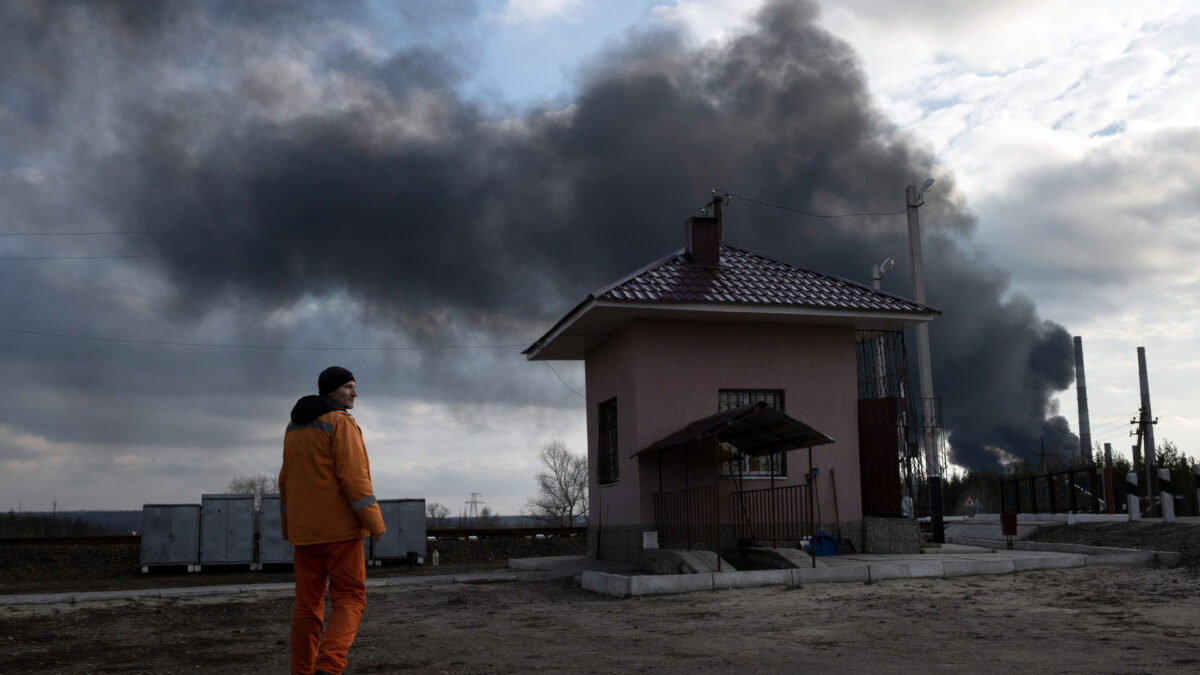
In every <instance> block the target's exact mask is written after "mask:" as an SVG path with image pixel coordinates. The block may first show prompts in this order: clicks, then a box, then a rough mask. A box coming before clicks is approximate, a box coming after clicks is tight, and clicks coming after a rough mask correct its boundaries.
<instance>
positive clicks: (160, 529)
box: [142, 504, 200, 573]
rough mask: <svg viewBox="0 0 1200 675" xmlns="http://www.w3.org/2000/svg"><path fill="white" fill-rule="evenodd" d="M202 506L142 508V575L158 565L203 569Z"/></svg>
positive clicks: (145, 505) (149, 505) (167, 505)
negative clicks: (200, 560)
mask: <svg viewBox="0 0 1200 675" xmlns="http://www.w3.org/2000/svg"><path fill="white" fill-rule="evenodd" d="M199 546H200V505H199V504H144V505H143V506H142V572H143V573H146V572H149V571H150V567H151V566H155V565H187V568H188V571H189V572H194V571H196V570H197V569H199V564H198V563H199V559H200V556H199Z"/></svg>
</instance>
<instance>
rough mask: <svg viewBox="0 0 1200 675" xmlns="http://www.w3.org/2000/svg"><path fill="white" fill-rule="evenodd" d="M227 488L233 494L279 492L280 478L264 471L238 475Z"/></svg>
mask: <svg viewBox="0 0 1200 675" xmlns="http://www.w3.org/2000/svg"><path fill="white" fill-rule="evenodd" d="M225 490H226V492H229V493H231V494H239V495H250V494H252V495H255V496H259V497H261V496H262V495H263V494H270V493H273V492H279V478H277V477H275V476H268V475H266V474H263V473H259V474H255V475H253V476H238V477H236V478H234V479H233V480H231V481H229V485H227V486H226V487H225Z"/></svg>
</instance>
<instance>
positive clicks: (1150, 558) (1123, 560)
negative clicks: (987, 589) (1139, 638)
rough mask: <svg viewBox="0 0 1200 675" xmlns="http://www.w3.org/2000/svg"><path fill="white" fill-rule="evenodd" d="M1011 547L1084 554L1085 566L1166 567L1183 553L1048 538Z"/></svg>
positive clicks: (997, 544) (999, 544) (967, 540)
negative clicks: (1090, 544)
mask: <svg viewBox="0 0 1200 675" xmlns="http://www.w3.org/2000/svg"><path fill="white" fill-rule="evenodd" d="M946 541H948V542H950V543H954V544H967V545H969V546H982V547H985V548H994V549H996V550H1000V549H1006V548H1007V547H1008V542H1006V541H996V540H994V539H976V538H973V537H946ZM1012 547H1013V550H1014V551H1041V552H1049V553H1075V554H1078V555H1080V556H1088V558H1089V560H1088V562H1087V564H1088V565H1145V564H1149V563H1151V562H1153V563H1157V564H1159V565H1164V566H1166V567H1175V566H1176V565H1178V564H1179V563H1180V561H1181V560H1183V554H1181V553H1177V552H1175V551H1147V550H1142V549H1136V548H1111V547H1107V546H1087V545H1085V544H1066V543H1055V542H1048V541H1016V540H1014V541H1013V542H1012Z"/></svg>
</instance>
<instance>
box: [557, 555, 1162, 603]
mask: <svg viewBox="0 0 1200 675" xmlns="http://www.w3.org/2000/svg"><path fill="white" fill-rule="evenodd" d="M1018 543H1020V544H1032V542H1014V549H1013V550H1008V549H1007V547H1006V546H1007V545H1006V543H1000V542H990V545H989V546H969V545H963V544H944V545H943V546H942V547H940V548H929V549H925V552H924V553H919V554H903V555H870V554H855V555H844V556H828V557H820V558H817V566H816V567H804V568H799V569H785V570H754V571H747V572H712V573H709V574H675V575H618V574H611V573H605V572H591V571H585V572H583V574H582V578H581V583H582V585H583V587H584V588H586V589H588V590H592V591H595V592H597V593H603V594H606V595H612V596H616V597H627V596H635V595H650V594H656V593H687V592H691V591H700V590H721V589H726V588H745V587H750V586H787V587H793V588H795V587H799V586H802V585H804V584H812V583H828V582H859V583H868V582H873V581H883V580H885V579H914V578H923V577H941V578H944V577H956V576H969V575H978V574H1012V573H1015V572H1028V571H1031V570H1046V569H1062V568H1067V567H1084V566H1091V565H1149V564H1154V563H1159V564H1166V565H1173V564H1178V562H1179V558H1180V556H1179V554H1178V553H1162V552H1157V551H1139V550H1131V549H1103V548H1099V547H1076V546H1071V545H1057V546H1063V547H1064V549H1065V550H1053V549H1052V548H1051V547H1054V546H1056V545H1053V544H1041V545H1040V546H1042V547H1046V548H1045V549H1043V550H1035V549H1034V548H1032V547H1030V548H1024V547H1023V548H1017V547H1016V546H1015V544H1018ZM1001 547H1004V548H1001ZM1079 549H1089V550H1086V551H1084V550H1079Z"/></svg>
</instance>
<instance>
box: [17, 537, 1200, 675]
mask: <svg viewBox="0 0 1200 675" xmlns="http://www.w3.org/2000/svg"><path fill="white" fill-rule="evenodd" d="M1181 532H1183V533H1184V534H1182V535H1179V537H1177V539H1176V541H1177V543H1182V544H1183V545H1184V547H1189V546H1188V545H1189V544H1192V546H1191V548H1194V549H1195V550H1196V551H1200V545H1195V544H1193V542H1194V541H1195V540H1194V537H1195V536H1196V535H1197V534H1200V527H1195V526H1193V529H1192V530H1185V531H1181ZM1109 534H1110V535H1111V536H1114V537H1115V536H1117V532H1116V531H1115V530H1114V531H1113V532H1110V533H1109ZM1059 536H1061V537H1065V536H1066V535H1065V534H1062V533H1060V534H1059ZM1075 536H1077V537H1093V538H1094V537H1096V536H1098V535H1097V534H1096V533H1094V532H1093V533H1089V532H1084V531H1083V530H1076V535H1075ZM1124 536H1129V537H1135V536H1137V535H1129V534H1128V533H1126V534H1125V535H1124ZM1080 543H1094V542H1092V541H1082V542H1080ZM1196 543H1200V542H1196ZM1146 547H1147V548H1159V549H1160V550H1169V549H1168V548H1167V547H1166V546H1146ZM477 564H482V563H477ZM1198 572H1200V567H1198V566H1196V565H1193V564H1185V565H1183V566H1180V567H1177V568H1173V569H1162V568H1144V567H1090V568H1077V569H1069V570H1058V571H1043V572H1030V573H1023V574H1015V575H1004V576H981V577H957V578H952V579H916V580H893V581H884V582H879V583H873V584H814V585H809V586H805V587H804V588H801V589H790V590H789V589H784V588H781V587H764V588H753V589H741V590H731V591H717V592H699V593H689V594H685V595H671V596H648V597H639V598H629V599H613V598H608V597H604V596H599V595H595V594H592V593H588V592H586V591H583V590H581V589H579V587H578V586H577V585H575V584H574V583H572V582H571V581H567V580H563V581H554V582H540V583H515V582H503V583H489V584H453V585H433V584H430V585H416V586H404V587H392V588H386V589H384V588H372V589H371V590H370V591H369V593H368V599H367V610H366V613H365V615H364V616H363V622H362V626H361V628H360V630H359V634H358V640H357V641H356V642H355V645H354V647H353V649H352V650H351V652H350V666H349V668H348V669H347V672H348V673H392V672H415V671H424V672H435V673H441V672H446V673H492V672H528V671H545V672H573V673H579V672H582V673H588V672H596V673H599V672H614V671H638V672H697V671H698V672H712V671H728V670H734V669H736V670H740V671H745V672H766V671H779V670H784V669H786V670H789V671H796V670H804V671H807V672H813V670H811V669H826V670H829V671H830V672H895V671H899V670H901V669H905V670H919V671H920V672H947V673H949V672H953V673H959V672H982V673H990V672H997V673H998V672H1011V671H1014V670H1018V669H1019V670H1035V671H1040V672H1079V673H1082V672H1088V673H1137V672H1146V673H1151V672H1153V673H1170V672H1180V673H1183V672H1189V673H1190V672H1197V671H1200V650H1197V648H1196V645H1197V644H1200V621H1198V620H1197V617H1200V573H1198ZM394 573H407V572H402V571H395V572H394ZM185 576H191V577H195V576H197V575H185ZM290 608H291V598H290V593H288V592H286V591H277V592H262V591H256V592H250V593H245V594H242V595H237V596H209V597H203V598H184V599H139V600H114V601H103V602H83V603H77V604H75V605H11V606H6V607H0V644H2V645H3V646H2V647H0V655H2V656H0V660H2V661H3V664H4V665H3V668H2V670H3V672H5V673H48V672H53V673H182V672H220V673H284V672H286V670H287V644H286V641H287V630H288V620H289V614H290Z"/></svg>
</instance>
